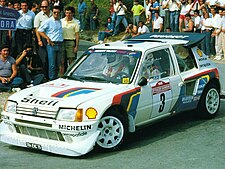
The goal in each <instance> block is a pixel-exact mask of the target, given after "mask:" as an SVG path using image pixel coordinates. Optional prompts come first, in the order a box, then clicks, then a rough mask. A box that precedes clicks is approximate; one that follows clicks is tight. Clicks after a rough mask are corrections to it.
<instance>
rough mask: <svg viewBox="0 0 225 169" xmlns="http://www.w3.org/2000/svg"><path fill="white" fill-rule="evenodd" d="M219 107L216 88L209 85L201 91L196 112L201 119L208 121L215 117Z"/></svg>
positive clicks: (213, 85) (218, 96) (211, 84)
mask: <svg viewBox="0 0 225 169" xmlns="http://www.w3.org/2000/svg"><path fill="white" fill-rule="evenodd" d="M219 107H220V95H219V90H218V87H217V86H216V85H215V84H213V83H210V84H208V85H207V86H206V88H205V90H204V91H203V94H202V97H201V99H200V101H199V104H198V112H199V114H200V116H201V117H203V118H206V119H210V118H213V117H215V115H216V114H217V112H218V111H219Z"/></svg>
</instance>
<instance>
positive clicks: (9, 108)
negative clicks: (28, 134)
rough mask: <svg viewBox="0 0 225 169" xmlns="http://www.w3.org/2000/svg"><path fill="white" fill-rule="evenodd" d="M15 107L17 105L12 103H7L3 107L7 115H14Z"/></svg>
mask: <svg viewBox="0 0 225 169" xmlns="http://www.w3.org/2000/svg"><path fill="white" fill-rule="evenodd" d="M16 105H17V103H16V102H14V101H9V100H8V101H7V102H6V103H5V106H4V111H6V112H9V113H16Z"/></svg>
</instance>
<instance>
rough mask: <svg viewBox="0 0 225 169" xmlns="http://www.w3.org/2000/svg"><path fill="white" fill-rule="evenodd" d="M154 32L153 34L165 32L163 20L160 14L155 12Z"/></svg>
mask: <svg viewBox="0 0 225 169" xmlns="http://www.w3.org/2000/svg"><path fill="white" fill-rule="evenodd" d="M152 24H153V30H152V32H162V31H163V18H162V17H161V16H159V12H155V18H154V20H153V22H152Z"/></svg>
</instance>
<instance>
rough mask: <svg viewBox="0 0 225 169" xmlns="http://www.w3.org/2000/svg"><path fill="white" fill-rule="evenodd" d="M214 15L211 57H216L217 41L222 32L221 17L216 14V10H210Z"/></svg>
mask: <svg viewBox="0 0 225 169" xmlns="http://www.w3.org/2000/svg"><path fill="white" fill-rule="evenodd" d="M210 11H211V14H212V28H213V32H212V37H211V57H212V56H215V55H216V41H217V38H218V36H217V35H218V33H219V31H220V27H221V26H220V24H221V23H220V15H219V14H218V13H216V8H210Z"/></svg>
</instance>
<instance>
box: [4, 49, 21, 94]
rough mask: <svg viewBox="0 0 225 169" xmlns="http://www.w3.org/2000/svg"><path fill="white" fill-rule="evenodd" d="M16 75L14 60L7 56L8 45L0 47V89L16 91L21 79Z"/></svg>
mask: <svg viewBox="0 0 225 169" xmlns="http://www.w3.org/2000/svg"><path fill="white" fill-rule="evenodd" d="M16 76H17V67H16V61H15V59H14V58H13V57H12V56H9V46H8V45H2V46H1V47H0V91H18V90H20V87H21V86H22V85H23V79H22V78H20V77H16Z"/></svg>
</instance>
